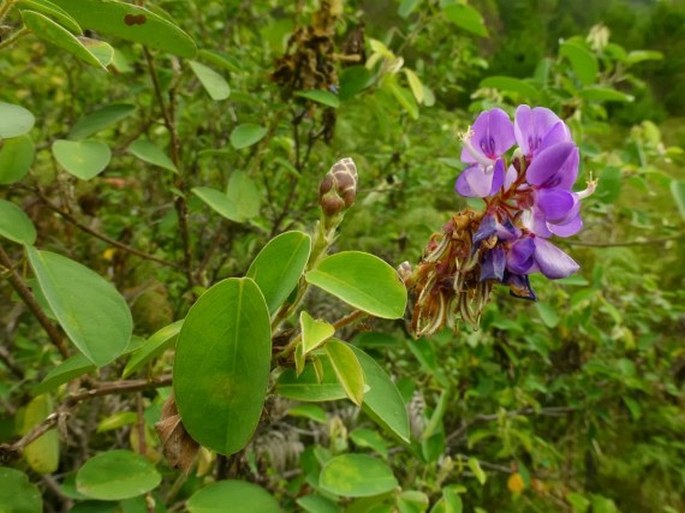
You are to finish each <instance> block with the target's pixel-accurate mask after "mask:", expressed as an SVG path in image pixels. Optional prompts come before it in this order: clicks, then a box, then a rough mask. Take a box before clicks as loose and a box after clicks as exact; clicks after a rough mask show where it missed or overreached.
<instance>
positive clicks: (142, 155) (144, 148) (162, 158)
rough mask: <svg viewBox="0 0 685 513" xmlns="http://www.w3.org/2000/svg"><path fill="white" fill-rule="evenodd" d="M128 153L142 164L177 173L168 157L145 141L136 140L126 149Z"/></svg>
mask: <svg viewBox="0 0 685 513" xmlns="http://www.w3.org/2000/svg"><path fill="white" fill-rule="evenodd" d="M128 151H129V152H130V153H131V154H132V155H134V156H135V157H137V158H139V159H140V160H142V161H143V162H147V163H148V164H152V165H153V166H157V167H161V168H163V169H167V170H168V171H172V172H174V173H178V169H177V168H176V166H175V165H174V163H173V161H172V160H171V159H170V158H169V157H168V155H167V154H166V153H165V152H164V151H163V150H162V149H161V148H159V147H158V146H156V145H155V144H153V143H151V142H150V141H148V140H147V139H138V140H136V141H134V142H133V143H132V144H131V145H130V146H129V147H128Z"/></svg>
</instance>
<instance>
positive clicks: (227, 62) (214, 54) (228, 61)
mask: <svg viewBox="0 0 685 513" xmlns="http://www.w3.org/2000/svg"><path fill="white" fill-rule="evenodd" d="M197 53H198V56H199V57H201V58H203V59H204V60H206V61H207V62H209V63H210V64H213V65H214V66H217V67H219V68H223V69H225V70H226V71H230V72H232V73H240V72H242V71H243V69H242V68H241V67H240V63H239V62H237V61H236V60H235V59H234V58H232V57H231V56H229V55H227V54H225V53H222V52H218V51H216V50H206V49H202V50H200V51H199V52H197Z"/></svg>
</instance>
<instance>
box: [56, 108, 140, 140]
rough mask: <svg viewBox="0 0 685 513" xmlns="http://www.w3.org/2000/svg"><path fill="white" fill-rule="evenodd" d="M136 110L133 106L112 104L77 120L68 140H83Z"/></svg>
mask: <svg viewBox="0 0 685 513" xmlns="http://www.w3.org/2000/svg"><path fill="white" fill-rule="evenodd" d="M135 110H136V107H135V105H131V104H128V103H113V104H111V105H106V106H105V107H102V108H101V109H98V110H96V111H95V112H91V113H90V114H88V115H86V116H84V117H82V118H81V119H79V120H78V121H77V122H76V124H75V125H74V126H73V127H72V129H71V131H70V132H69V139H85V138H86V137H90V136H91V135H93V134H94V133H97V132H99V131H100V130H104V129H105V128H107V127H108V126H110V125H113V124H115V123H118V122H119V121H121V120H122V119H125V118H127V117H128V116H130V115H131V114H133V113H134V112H135Z"/></svg>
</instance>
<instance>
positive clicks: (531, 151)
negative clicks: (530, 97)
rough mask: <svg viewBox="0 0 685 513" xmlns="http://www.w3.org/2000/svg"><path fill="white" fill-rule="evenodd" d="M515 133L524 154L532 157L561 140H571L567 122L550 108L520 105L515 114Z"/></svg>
mask: <svg viewBox="0 0 685 513" xmlns="http://www.w3.org/2000/svg"><path fill="white" fill-rule="evenodd" d="M514 134H515V137H516V142H517V143H518V145H519V148H521V151H522V152H523V154H524V155H525V156H526V157H528V158H529V159H532V158H533V157H535V155H536V154H537V153H539V152H541V151H542V150H544V149H545V148H548V147H550V146H552V145H554V144H557V143H560V142H570V141H571V132H570V131H569V129H568V127H567V126H566V123H564V122H563V121H562V120H561V119H559V117H558V116H557V115H556V114H555V113H554V112H552V111H551V110H549V109H546V108H544V107H535V108H533V109H531V108H530V107H529V106H528V105H520V106H519V107H518V108H517V109H516V115H515V116H514Z"/></svg>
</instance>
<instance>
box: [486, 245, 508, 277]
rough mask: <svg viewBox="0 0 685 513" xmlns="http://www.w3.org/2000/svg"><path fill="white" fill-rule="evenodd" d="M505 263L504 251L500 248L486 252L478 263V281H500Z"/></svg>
mask: <svg viewBox="0 0 685 513" xmlns="http://www.w3.org/2000/svg"><path fill="white" fill-rule="evenodd" d="M506 263H507V260H506V256H505V254H504V249H503V248H502V247H501V246H496V247H494V248H493V249H491V250H490V251H486V252H485V254H484V255H483V260H482V261H481V263H480V281H485V280H497V281H502V278H503V277H504V267H505V265H506Z"/></svg>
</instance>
